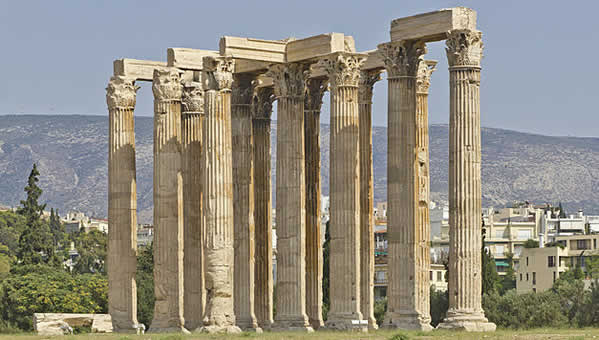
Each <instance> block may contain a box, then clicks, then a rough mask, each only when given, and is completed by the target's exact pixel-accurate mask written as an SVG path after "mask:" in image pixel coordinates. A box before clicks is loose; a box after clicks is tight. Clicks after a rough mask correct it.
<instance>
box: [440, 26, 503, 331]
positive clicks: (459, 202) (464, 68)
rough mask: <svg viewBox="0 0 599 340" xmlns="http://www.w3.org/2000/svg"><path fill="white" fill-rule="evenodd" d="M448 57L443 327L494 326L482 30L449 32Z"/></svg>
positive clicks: (475, 328) (480, 328) (476, 328)
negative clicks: (485, 257) (484, 178)
mask: <svg viewBox="0 0 599 340" xmlns="http://www.w3.org/2000/svg"><path fill="white" fill-rule="evenodd" d="M446 45H447V48H446V51H447V60H448V62H449V85H450V88H449V90H450V92H449V113H450V116H449V226H450V228H449V271H450V273H451V275H449V287H448V289H449V310H448V311H447V317H446V318H445V320H443V322H442V323H441V324H439V326H438V327H439V328H451V329H463V330H467V331H494V330H495V328H496V326H495V324H493V323H490V322H488V320H487V319H486V318H485V314H484V311H483V309H482V305H481V290H482V281H481V256H480V249H481V242H482V240H481V237H480V234H481V213H482V209H481V173H480V162H481V140H480V93H479V91H480V61H481V58H482V50H483V43H482V34H481V32H479V31H472V30H455V31H451V32H449V33H448V34H447V41H446Z"/></svg>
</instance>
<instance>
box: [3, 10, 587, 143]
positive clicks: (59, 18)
mask: <svg viewBox="0 0 599 340" xmlns="http://www.w3.org/2000/svg"><path fill="white" fill-rule="evenodd" d="M456 6H466V7H471V8H473V9H475V10H476V11H477V12H478V27H479V29H480V30H481V31H482V32H483V41H484V44H485V50H484V54H485V58H484V59H483V65H482V66H483V71H482V82H481V111H482V125H483V126H484V127H494V128H503V129H510V130H517V131H522V132H531V133H537V134H545V135H560V136H579V137H583V136H586V137H599V115H597V114H596V113H594V112H595V111H596V109H595V100H594V99H595V96H596V95H595V93H594V90H595V89H596V86H595V83H594V82H595V80H596V79H598V78H599V69H597V68H596V67H593V65H592V64H591V63H589V65H587V63H585V60H584V59H583V58H585V56H592V55H594V54H595V52H597V51H598V49H599V47H598V46H599V44H598V42H599V35H597V33H598V32H599V21H598V20H596V18H595V13H596V11H597V9H599V4H597V3H594V2H591V1H580V2H576V3H573V4H570V5H568V6H556V5H550V4H549V3H548V2H547V1H526V2H521V1H515V0H508V1H502V2H480V1H472V0H470V1H447V0H445V1H441V0H437V1H427V2H426V3H423V2H421V1H403V2H401V3H400V2H397V1H379V2H357V3H348V2H346V1H327V2H323V1H319V2H316V1H302V2H301V3H299V2H279V1H275V0H267V1H261V2H191V1H180V2H168V3H167V2H157V1H127V2H122V1H119V2H117V1H103V2H67V1H54V2H45V1H19V2H4V3H2V4H0V42H2V44H3V47H4V51H5V52H4V53H2V54H1V55H0V63H2V65H3V66H4V69H3V75H4V77H3V80H4V81H2V82H0V114H21V113H27V114H39V113H42V114H89V115H107V109H106V103H105V91H104V88H105V87H106V84H107V82H108V79H109V77H110V75H111V74H112V61H113V60H114V59H118V58H125V57H126V58H136V59H150V60H165V59H166V49H167V48H168V47H189V48H201V49H213V50H217V49H218V40H219V38H220V37H221V36H223V35H233V36H248V37H255V38H263V39H283V38H286V37H296V38H302V37H307V36H311V35H316V34H321V33H327V32H342V33H345V34H346V35H352V36H353V37H354V39H355V41H356V48H357V50H358V51H365V50H372V49H375V48H376V45H377V44H379V43H382V42H385V41H388V40H389V25H390V22H391V20H392V19H395V18H399V17H404V16H409V15H414V14H418V13H422V12H427V11H433V10H437V9H441V8H446V7H456ZM273 28H274V29H273ZM426 58H427V59H435V60H438V61H439V65H438V67H437V70H436V71H435V73H434V74H433V76H432V85H431V89H430V105H429V112H430V117H429V120H430V123H434V124H445V123H447V122H448V115H449V113H448V112H449V108H448V103H449V99H448V85H447V83H448V71H447V59H446V57H445V52H444V44H443V43H441V42H438V43H432V44H428V54H427V55H426ZM580 59H583V60H582V61H581V60H580ZM141 85H142V89H141V90H140V91H139V95H138V105H137V108H136V114H137V115H142V116H151V115H152V107H153V106H152V94H151V89H150V86H149V84H148V83H145V84H141ZM386 97H387V89H386V80H385V79H383V80H382V81H380V82H378V83H377V85H376V86H375V96H374V105H373V110H374V117H373V124H374V125H377V126H386V125H387V124H386V123H387V122H386V116H387V113H386V110H387V108H386V106H387V100H386ZM328 98H329V97H328V95H327V96H326V97H325V99H324V100H325V105H324V106H323V114H322V118H321V119H322V120H321V121H322V122H323V123H328V119H329V113H328V112H329V106H328ZM274 118H275V119H276V115H275V117H274Z"/></svg>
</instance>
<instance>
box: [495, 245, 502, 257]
mask: <svg viewBox="0 0 599 340" xmlns="http://www.w3.org/2000/svg"><path fill="white" fill-rule="evenodd" d="M503 252H504V246H495V255H496V256H503Z"/></svg>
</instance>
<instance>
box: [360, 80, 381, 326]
mask: <svg viewBox="0 0 599 340" xmlns="http://www.w3.org/2000/svg"><path fill="white" fill-rule="evenodd" d="M380 73H381V71H379V70H373V71H362V73H361V75H360V87H359V93H358V94H359V98H358V104H359V116H360V124H359V125H360V272H361V276H360V279H361V282H360V308H361V311H362V316H363V317H364V319H365V320H368V327H369V328H370V329H377V328H378V325H377V323H376V319H375V318H374V215H373V209H374V208H373V205H374V188H373V181H374V180H373V171H372V90H373V87H374V84H375V83H376V82H377V81H378V80H380Z"/></svg>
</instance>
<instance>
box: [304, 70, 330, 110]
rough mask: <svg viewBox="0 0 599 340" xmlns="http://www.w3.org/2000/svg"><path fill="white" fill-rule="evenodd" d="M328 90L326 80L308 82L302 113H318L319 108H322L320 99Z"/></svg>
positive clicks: (319, 79) (318, 79)
mask: <svg viewBox="0 0 599 340" xmlns="http://www.w3.org/2000/svg"><path fill="white" fill-rule="evenodd" d="M328 88H329V86H328V80H327V79H325V78H317V79H310V80H308V85H307V86H306V97H305V99H304V111H318V112H320V108H321V107H322V97H323V96H324V93H325V92H326V91H327V90H328Z"/></svg>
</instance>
